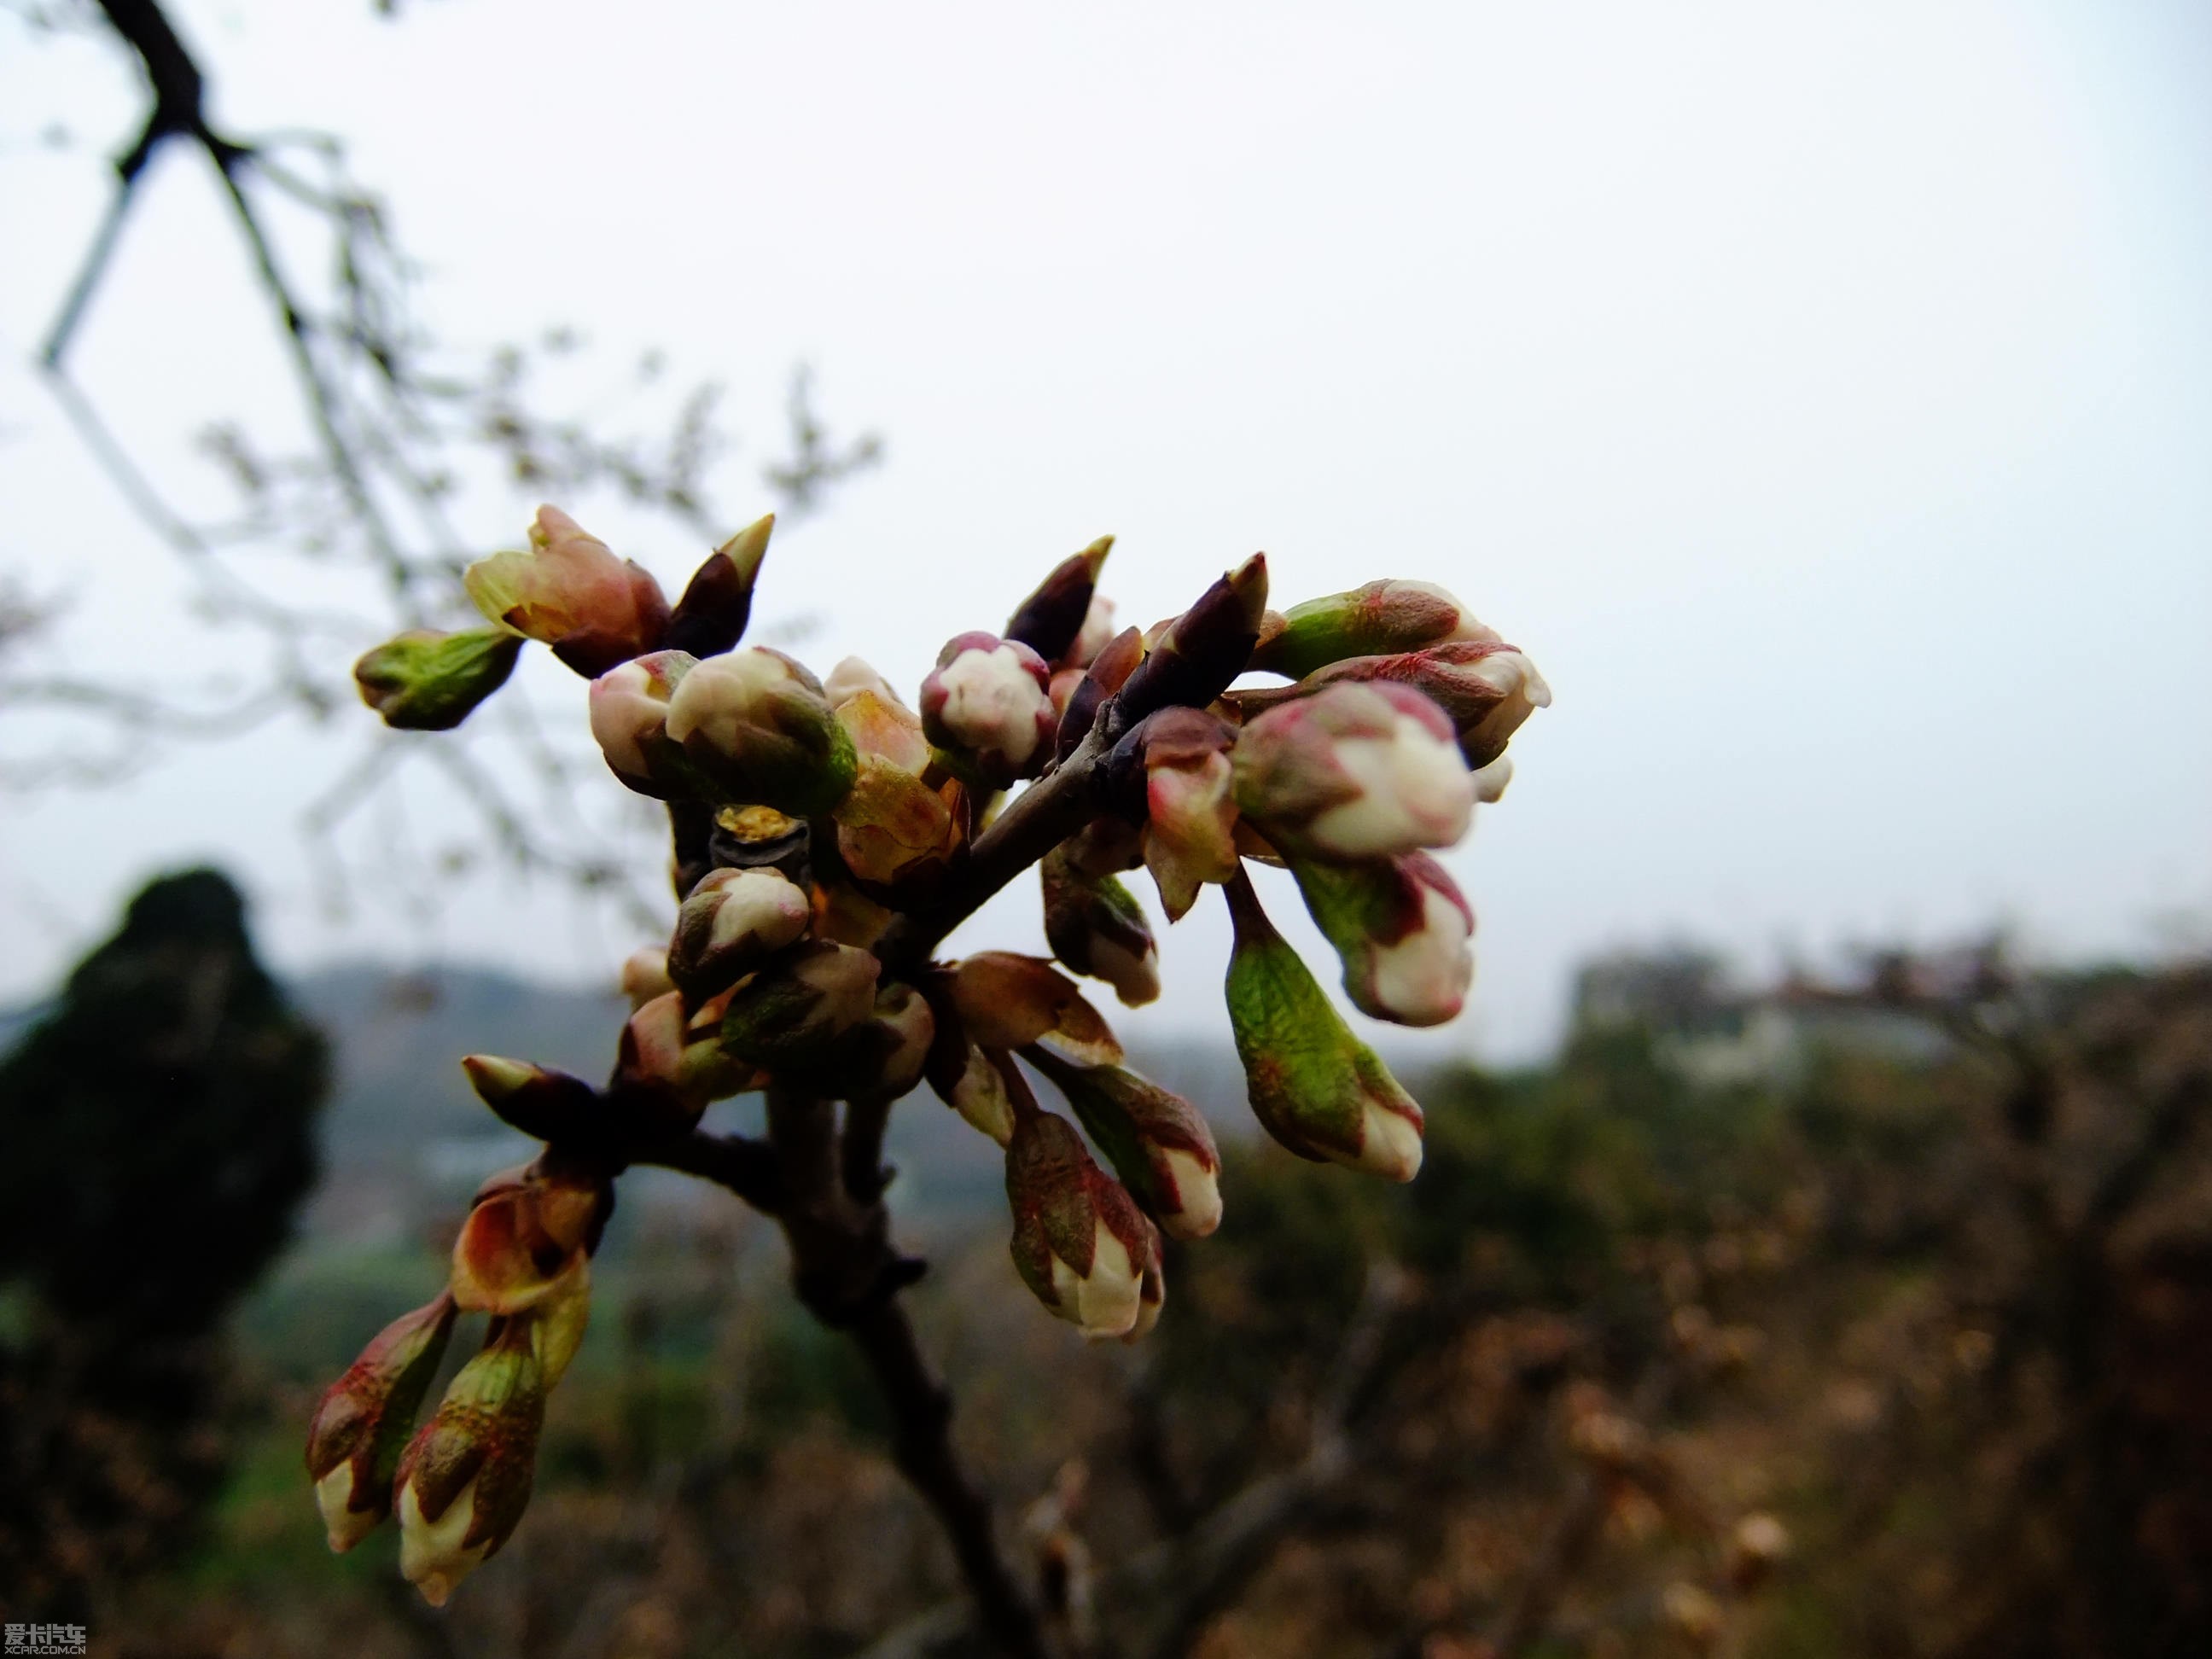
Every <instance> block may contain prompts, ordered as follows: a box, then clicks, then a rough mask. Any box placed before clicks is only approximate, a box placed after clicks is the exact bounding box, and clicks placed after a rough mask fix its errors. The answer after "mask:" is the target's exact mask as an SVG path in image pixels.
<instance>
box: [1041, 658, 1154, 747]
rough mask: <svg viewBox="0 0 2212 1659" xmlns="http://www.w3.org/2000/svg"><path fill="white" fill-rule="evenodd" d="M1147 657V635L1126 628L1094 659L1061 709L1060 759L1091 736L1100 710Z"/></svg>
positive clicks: (1057, 744) (1056, 744) (1057, 742)
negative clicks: (1065, 705) (1064, 706)
mask: <svg viewBox="0 0 2212 1659" xmlns="http://www.w3.org/2000/svg"><path fill="white" fill-rule="evenodd" d="M1144 659H1145V636H1144V635H1143V633H1142V632H1141V631H1140V630H1139V629H1134V628H1126V629H1122V630H1121V632H1120V633H1119V634H1116V635H1115V636H1114V637H1113V639H1112V640H1110V641H1108V643H1107V645H1106V647H1105V648H1104V649H1103V650H1102V651H1100V652H1099V653H1098V654H1097V656H1096V657H1094V658H1093V659H1091V666H1090V667H1088V668H1087V669H1085V671H1084V673H1083V678H1082V680H1081V681H1080V682H1079V683H1078V684H1077V685H1076V688H1075V690H1073V692H1072V693H1070V694H1069V696H1068V699H1067V707H1066V708H1065V709H1063V710H1062V711H1061V712H1060V736H1059V738H1057V739H1056V740H1055V742H1054V745H1053V747H1054V753H1055V754H1057V755H1058V757H1060V759H1061V760H1066V758H1067V757H1069V756H1070V755H1072V754H1073V753H1074V752H1075V750H1076V746H1077V745H1078V744H1080V743H1081V742H1082V741H1083V739H1084V738H1086V737H1088V736H1089V735H1090V732H1091V727H1092V726H1095V725H1096V724H1097V720H1098V711H1099V709H1100V708H1103V706H1104V705H1105V703H1106V701H1107V699H1108V698H1109V697H1111V696H1113V695H1114V694H1115V692H1117V691H1119V690H1121V688H1122V686H1124V685H1125V684H1127V683H1128V679H1129V676H1130V675H1131V674H1133V673H1134V672H1135V671H1136V669H1137V665H1138V664H1139V663H1140V662H1142V661H1143V660H1144Z"/></svg>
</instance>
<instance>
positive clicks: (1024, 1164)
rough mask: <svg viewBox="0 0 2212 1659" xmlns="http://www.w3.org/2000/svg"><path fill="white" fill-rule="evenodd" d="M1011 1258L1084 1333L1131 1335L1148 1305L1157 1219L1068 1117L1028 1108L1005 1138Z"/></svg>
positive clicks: (1045, 1299) (1040, 1292)
mask: <svg viewBox="0 0 2212 1659" xmlns="http://www.w3.org/2000/svg"><path fill="white" fill-rule="evenodd" d="M1006 1197H1007V1199H1008V1200H1009V1201H1010V1202H1011V1203H1012V1206H1013V1212H1014V1237H1013V1255H1014V1266H1015V1267H1016V1269H1017V1270H1018V1271H1019V1273H1021V1276H1022V1280H1023V1282H1024V1284H1026V1285H1028V1286H1029V1287H1030V1290H1031V1291H1035V1292H1036V1298H1037V1300H1038V1301H1040V1302H1042V1303H1043V1304H1044V1305H1045V1306H1046V1307H1048V1308H1049V1309H1050V1310H1052V1311H1053V1312H1054V1314H1056V1315H1058V1316H1060V1318H1062V1319H1065V1320H1066V1321H1067V1322H1070V1323H1071V1324H1073V1325H1074V1326H1075V1327H1076V1328H1079V1330H1081V1331H1082V1333H1083V1334H1085V1336H1091V1337H1102V1336H1126V1335H1127V1334H1128V1333H1129V1332H1130V1330H1131V1329H1132V1328H1134V1326H1135V1325H1136V1322H1137V1317H1138V1315H1139V1312H1140V1311H1141V1309H1140V1303H1141V1299H1142V1295H1143V1277H1144V1272H1145V1268H1146V1266H1147V1265H1148V1264H1149V1262H1150V1259H1151V1236H1150V1231H1151V1230H1150V1225H1149V1224H1148V1223H1147V1222H1146V1220H1145V1218H1144V1216H1143V1215H1142V1214H1141V1213H1140V1212H1139V1211H1138V1209H1137V1206H1136V1205H1135V1204H1134V1203H1133V1201H1131V1200H1130V1197H1129V1194H1127V1192H1126V1191H1124V1190H1123V1189H1122V1187H1121V1182H1117V1181H1115V1180H1114V1179H1113V1178H1112V1177H1111V1176H1109V1175H1107V1174H1106V1173H1105V1172H1104V1171H1103V1170H1100V1169H1099V1167H1098V1166H1097V1164H1093V1163H1092V1162H1091V1155H1090V1153H1088V1152H1085V1151H1084V1149H1083V1140H1082V1138H1081V1137H1080V1136H1079V1135H1078V1134H1077V1133H1075V1131H1074V1129H1073V1127H1070V1126H1069V1124H1068V1122H1067V1121H1066V1119H1065V1118H1060V1117H1055V1116H1054V1115H1052V1114H1051V1113H1049V1112H1044V1111H1038V1110H1036V1109H1031V1110H1030V1111H1028V1112H1026V1113H1024V1114H1023V1115H1022V1116H1021V1118H1020V1120H1019V1121H1018V1122H1017V1123H1016V1124H1015V1126H1014V1133H1013V1139H1012V1142H1011V1143H1010V1144H1009V1145H1008V1146H1007V1148H1006Z"/></svg>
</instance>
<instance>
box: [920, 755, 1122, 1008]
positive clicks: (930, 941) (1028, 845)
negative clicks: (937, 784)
mask: <svg viewBox="0 0 2212 1659" xmlns="http://www.w3.org/2000/svg"><path fill="white" fill-rule="evenodd" d="M1105 752H1106V751H1105V745H1104V744H1103V743H1102V742H1101V741H1100V740H1099V738H1098V737H1097V733H1096V732H1094V733H1093V734H1092V735H1091V737H1088V738H1085V739H1084V741H1083V743H1082V744H1081V746H1080V747H1079V748H1078V749H1077V750H1075V752H1074V753H1073V754H1072V755H1070V756H1069V757H1067V759H1066V761H1065V762H1063V763H1061V764H1060V767H1059V768H1058V769H1056V770H1054V771H1053V772H1051V773H1049V774H1048V775H1046V776H1045V777H1043V778H1041V779H1039V780H1038V781H1036V782H1035V783H1033V784H1031V785H1030V787H1028V788H1027V789H1024V791H1023V792H1022V793H1020V794H1018V795H1017V796H1015V797H1014V799H1012V802H1010V803H1009V804H1008V805H1007V807H1006V811H1003V812H1001V813H1000V814H999V817H998V818H997V821H996V822H994V823H993V824H992V825H991V827H990V828H989V829H986V830H985V831H984V832H983V833H982V834H981V835H980V836H977V837H976V838H975V841H974V842H972V843H971V844H970V846H969V849H968V856H967V858H966V859H965V860H963V862H962V863H961V865H960V866H959V868H958V869H957V871H955V872H953V874H952V876H951V878H950V879H949V880H948V881H947V882H946V883H945V889H944V890H943V891H942V892H941V893H939V895H938V896H937V898H936V900H935V902H933V903H931V904H930V905H928V906H927V907H926V908H922V909H919V910H915V911H912V912H909V913H908V914H907V915H902V916H901V917H900V918H899V919H898V920H897V921H895V922H893V923H892V924H891V926H890V931H889V932H887V933H885V934H884V937H883V939H881V940H880V941H879V942H878V945H877V946H876V954H877V956H878V957H881V958H882V959H883V963H884V973H885V975H887V976H889V977H892V978H896V977H899V976H901V975H907V974H911V973H913V972H915V970H916V969H919V968H920V967H921V964H922V963H925V962H927V960H928V959H929V954H930V952H931V951H934V950H935V949H936V948H937V946H938V945H939V943H941V942H942V941H943V939H944V938H945V935H946V934H947V933H951V931H952V930H953V929H954V928H955V927H958V926H959V925H960V924H961V923H962V922H963V921H966V920H967V919H968V918H969V916H971V915H975V912H976V911H977V910H978V909H980V908H981V907H982V905H983V903H984V902H985V901H986V900H987V899H988V898H989V897H990V896H992V895H993V894H994V893H995V892H997V891H998V890H1000V888H1001V887H1004V886H1005V885H1006V884H1007V883H1008V882H1010V881H1012V879H1013V878H1015V877H1016V876H1018V875H1019V874H1021V872H1023V871H1024V870H1026V869H1028V868H1029V867H1030V866H1031V865H1032V864H1035V863H1036V861H1037V860H1039V859H1041V858H1042V857H1043V856H1044V855H1045V854H1047V853H1048V852H1050V851H1051V850H1052V849H1053V848H1054V847H1057V846H1058V845H1059V844H1060V842H1063V841H1065V840H1066V839H1067V837H1068V836H1072V835H1073V834H1074V833H1075V832H1076V831H1077V830H1078V829H1081V828H1082V827H1083V825H1084V824H1085V822H1087V821H1088V820H1089V819H1090V817H1091V816H1092V815H1093V814H1094V813H1095V812H1096V811H1097V784H1098V768H1099V766H1100V764H1101V763H1103V760H1104V758H1105Z"/></svg>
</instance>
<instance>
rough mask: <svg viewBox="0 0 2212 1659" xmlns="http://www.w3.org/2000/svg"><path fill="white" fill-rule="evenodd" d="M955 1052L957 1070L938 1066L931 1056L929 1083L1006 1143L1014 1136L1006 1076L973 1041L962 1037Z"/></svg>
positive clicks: (972, 1120) (948, 1102)
mask: <svg viewBox="0 0 2212 1659" xmlns="http://www.w3.org/2000/svg"><path fill="white" fill-rule="evenodd" d="M952 1054H953V1055H954V1056H955V1057H956V1060H957V1070H955V1069H952V1066H951V1064H948V1065H947V1066H945V1069H944V1070H939V1067H938V1066H937V1063H936V1057H935V1056H934V1055H933V1056H932V1060H931V1070H930V1076H929V1085H930V1087H931V1088H933V1089H934V1090H936V1091H937V1093H938V1096H939V1098H940V1099H942V1100H943V1101H944V1102H945V1104H946V1105H948V1106H950V1107H951V1109H953V1110H954V1111H956V1112H957V1113H959V1114H960V1115H961V1116H962V1117H963V1118H965V1119H967V1121H969V1123H970V1124H972V1125H974V1126H975V1127H976V1128H978V1129H981V1131H982V1132H983V1133H985V1134H987V1135H988V1136H990V1137H991V1139H994V1140H995V1141H997V1142H998V1143H999V1145H1000V1146H1005V1145H1006V1144H1007V1143H1008V1142H1009V1141H1011V1140H1012V1139H1013V1138H1014V1103H1013V1100H1012V1097H1010V1096H1009V1095H1008V1094H1007V1092H1006V1079H1005V1078H1004V1077H1002V1076H1000V1073H999V1068H998V1067H997V1066H994V1064H992V1062H991V1057H990V1056H989V1055H988V1054H985V1053H984V1052H983V1051H982V1050H981V1048H977V1047H976V1046H975V1044H974V1043H973V1042H967V1041H965V1040H964V1039H963V1040H962V1041H961V1042H960V1044H959V1047H958V1048H957V1049H955V1050H953V1051H952ZM947 1072H949V1073H950V1075H949V1076H948V1075H946V1073H947Z"/></svg>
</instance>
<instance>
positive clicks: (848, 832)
mask: <svg viewBox="0 0 2212 1659" xmlns="http://www.w3.org/2000/svg"><path fill="white" fill-rule="evenodd" d="M847 660H848V662H850V661H853V660H856V659H847ZM839 666H840V667H841V668H842V667H843V666H844V665H843V664H841V665H839ZM837 719H838V721H839V723H840V724H841V725H842V726H844V728H845V731H846V732H847V734H848V736H849V737H850V738H852V740H853V748H854V752H855V753H856V754H857V755H858V756H859V757H860V770H859V772H858V773H857V774H856V775H855V776H854V780H853V787H852V789H851V790H850V791H849V792H848V793H847V794H846V796H845V799H843V800H842V801H840V802H838V803H837V807H836V811H835V812H834V813H833V814H832V816H833V817H835V818H836V821H837V851H838V854H839V855H840V856H841V857H842V858H843V860H845V867H846V868H847V869H848V871H850V872H852V874H853V875H854V877H855V878H857V879H859V880H860V881H864V882H870V883H873V884H878V885H886V884H890V883H892V882H894V881H896V880H897V879H899V878H901V877H902V876H904V875H906V874H907V873H908V872H910V871H914V870H915V869H917V868H918V867H920V866H925V865H939V864H942V863H943V862H944V861H945V860H947V859H949V858H951V855H952V852H953V849H954V848H956V847H957V846H958V845H959V842H960V826H959V822H958V820H957V818H956V817H955V816H954V813H953V810H952V808H953V802H954V799H956V798H957V792H958V786H957V785H956V784H950V783H948V784H946V785H945V787H941V788H936V789H933V788H931V787H929V785H928V784H927V783H926V782H924V781H923V780H922V774H923V772H925V771H926V770H927V769H928V766H929V740H928V738H926V737H924V736H923V735H922V730H921V718H920V717H919V716H918V715H916V714H915V713H914V711H913V710H911V709H909V708H907V707H906V706H905V705H904V704H903V703H902V702H899V701H898V699H897V698H896V697H895V696H891V695H890V688H889V687H888V686H885V687H884V688H883V689H882V690H876V689H875V688H874V687H872V686H866V685H861V686H858V687H856V688H855V689H853V690H850V691H848V694H847V696H845V697H844V699H843V700H842V701H841V702H838V704H837Z"/></svg>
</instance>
